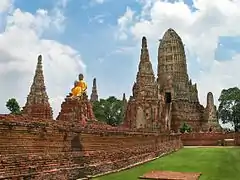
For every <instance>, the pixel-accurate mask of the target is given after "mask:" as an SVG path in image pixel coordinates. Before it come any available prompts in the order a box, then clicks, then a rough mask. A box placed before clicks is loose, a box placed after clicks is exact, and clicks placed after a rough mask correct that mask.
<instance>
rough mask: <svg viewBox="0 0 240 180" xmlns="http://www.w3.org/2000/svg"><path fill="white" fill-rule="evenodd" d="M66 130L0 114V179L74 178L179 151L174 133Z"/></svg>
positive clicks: (47, 122)
mask: <svg viewBox="0 0 240 180" xmlns="http://www.w3.org/2000/svg"><path fill="white" fill-rule="evenodd" d="M72 128H73V127H72V126H66V125H64V126H62V125H61V123H59V122H57V121H53V120H39V119H29V118H27V117H24V116H9V115H5V116H4V115H0V179H11V178H13V179H21V178H23V177H25V178H31V179H38V180H40V179H42V180H43V179H48V180H50V179H61V180H65V179H66V180H68V179H76V178H80V177H85V176H87V175H95V174H99V173H104V172H108V171H112V170H116V169H119V168H122V167H126V166H128V165H131V164H134V163H137V162H140V161H143V160H148V159H151V158H154V157H157V156H159V155H161V154H164V153H169V152H172V151H175V150H178V149H179V148H181V147H182V143H181V140H180V135H164V134H161V135H159V134H156V133H147V132H145V133H144V132H130V131H129V132H123V131H117V130H115V131H113V130H111V131H110V130H108V131H106V130H105V131H102V130H97V128H96V127H95V128H96V129H92V130H91V129H81V128H78V127H74V129H72Z"/></svg>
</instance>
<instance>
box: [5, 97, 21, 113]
mask: <svg viewBox="0 0 240 180" xmlns="http://www.w3.org/2000/svg"><path fill="white" fill-rule="evenodd" d="M6 107H7V108H8V110H9V111H10V112H11V114H20V113H21V110H20V106H19V104H18V102H17V100H16V99H15V98H11V99H9V100H8V101H7V103H6Z"/></svg>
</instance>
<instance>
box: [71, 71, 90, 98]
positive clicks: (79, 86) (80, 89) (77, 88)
mask: <svg viewBox="0 0 240 180" xmlns="http://www.w3.org/2000/svg"><path fill="white" fill-rule="evenodd" d="M78 79H79V81H75V82H74V87H73V88H72V90H71V93H70V94H71V97H80V96H82V95H83V94H84V93H86V90H87V83H86V82H85V81H84V80H83V79H84V76H83V74H79V76H78Z"/></svg>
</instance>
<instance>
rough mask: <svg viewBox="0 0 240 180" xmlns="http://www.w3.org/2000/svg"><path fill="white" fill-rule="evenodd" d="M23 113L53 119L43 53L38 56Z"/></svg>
mask: <svg viewBox="0 0 240 180" xmlns="http://www.w3.org/2000/svg"><path fill="white" fill-rule="evenodd" d="M23 114H26V115H28V116H31V117H35V118H44V119H52V108H51V106H50V104H49V102H48V95H47V92H46V87H45V83H44V76H43V70H42V56H41V55H39V56H38V63H37V68H36V71H35V75H34V79H33V83H32V85H31V89H30V93H29V95H28V97H27V102H26V104H25V106H24V107H23Z"/></svg>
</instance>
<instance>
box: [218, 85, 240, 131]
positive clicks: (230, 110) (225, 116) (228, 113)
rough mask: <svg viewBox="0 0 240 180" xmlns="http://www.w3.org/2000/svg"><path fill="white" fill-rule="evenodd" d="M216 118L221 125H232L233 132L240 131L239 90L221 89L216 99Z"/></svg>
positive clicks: (234, 88) (235, 88)
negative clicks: (217, 103) (217, 102)
mask: <svg viewBox="0 0 240 180" xmlns="http://www.w3.org/2000/svg"><path fill="white" fill-rule="evenodd" d="M218 101H219V102H220V104H219V107H218V117H219V119H220V120H221V121H222V122H223V123H229V122H230V123H232V124H233V125H234V128H235V131H239V130H240V89H239V88H237V87H233V88H229V89H223V90H222V92H221V95H220V97H219V99H218Z"/></svg>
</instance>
